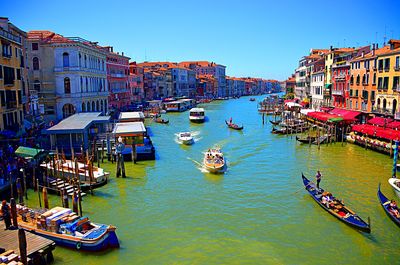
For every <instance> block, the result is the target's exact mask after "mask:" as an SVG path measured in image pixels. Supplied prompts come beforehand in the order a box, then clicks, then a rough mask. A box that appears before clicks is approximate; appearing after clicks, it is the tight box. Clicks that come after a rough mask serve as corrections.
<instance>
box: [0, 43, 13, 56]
mask: <svg viewBox="0 0 400 265" xmlns="http://www.w3.org/2000/svg"><path fill="white" fill-rule="evenodd" d="M2 54H3V57H7V58H10V57H11V56H12V48H11V46H10V45H9V44H5V43H2Z"/></svg>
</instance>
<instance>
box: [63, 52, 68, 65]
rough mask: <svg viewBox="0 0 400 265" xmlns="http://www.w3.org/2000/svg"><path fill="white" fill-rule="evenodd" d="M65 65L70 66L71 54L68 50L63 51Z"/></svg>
mask: <svg viewBox="0 0 400 265" xmlns="http://www.w3.org/2000/svg"><path fill="white" fill-rule="evenodd" d="M63 67H69V54H68V53H67V52H64V53H63Z"/></svg>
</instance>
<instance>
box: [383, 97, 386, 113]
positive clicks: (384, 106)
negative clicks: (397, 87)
mask: <svg viewBox="0 0 400 265" xmlns="http://www.w3.org/2000/svg"><path fill="white" fill-rule="evenodd" d="M382 109H383V110H384V111H385V110H386V98H384V99H383V102H382Z"/></svg>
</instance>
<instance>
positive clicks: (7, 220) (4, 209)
mask: <svg viewBox="0 0 400 265" xmlns="http://www.w3.org/2000/svg"><path fill="white" fill-rule="evenodd" d="M1 215H2V216H3V220H4V224H5V225H6V229H8V228H10V226H11V216H10V207H9V206H8V205H7V202H6V200H3V201H2V203H1Z"/></svg>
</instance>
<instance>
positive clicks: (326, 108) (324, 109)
mask: <svg viewBox="0 0 400 265" xmlns="http://www.w3.org/2000/svg"><path fill="white" fill-rule="evenodd" d="M319 109H320V110H322V111H331V110H332V109H333V108H332V107H320V108H319Z"/></svg>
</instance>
